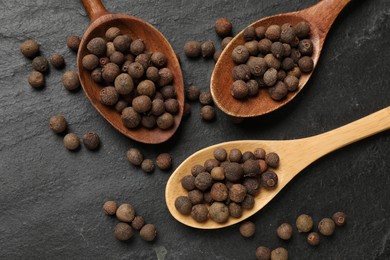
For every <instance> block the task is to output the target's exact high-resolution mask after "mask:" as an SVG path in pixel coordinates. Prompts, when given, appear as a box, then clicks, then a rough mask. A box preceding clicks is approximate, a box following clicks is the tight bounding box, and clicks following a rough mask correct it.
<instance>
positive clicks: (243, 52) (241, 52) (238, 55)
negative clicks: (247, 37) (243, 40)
mask: <svg viewBox="0 0 390 260" xmlns="http://www.w3.org/2000/svg"><path fill="white" fill-rule="evenodd" d="M232 59H233V61H234V62H235V63H236V64H242V63H245V62H246V61H247V60H248V59H249V51H248V49H247V48H246V47H245V46H244V45H238V46H237V47H236V48H234V49H233V52H232Z"/></svg>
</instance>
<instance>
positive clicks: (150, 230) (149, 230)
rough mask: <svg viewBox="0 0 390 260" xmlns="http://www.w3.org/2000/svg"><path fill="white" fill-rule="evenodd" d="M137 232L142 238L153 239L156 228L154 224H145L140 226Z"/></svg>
mask: <svg viewBox="0 0 390 260" xmlns="http://www.w3.org/2000/svg"><path fill="white" fill-rule="evenodd" d="M139 234H140V236H141V238H142V239H143V240H145V241H153V240H154V239H155V238H156V235H157V230H156V227H155V225H153V224H146V225H144V226H143V227H142V228H141V230H140V232H139Z"/></svg>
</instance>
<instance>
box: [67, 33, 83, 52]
mask: <svg viewBox="0 0 390 260" xmlns="http://www.w3.org/2000/svg"><path fill="white" fill-rule="evenodd" d="M80 43H81V39H80V37H78V36H76V35H70V36H68V38H67V39H66V45H67V46H68V48H69V49H71V50H72V51H74V52H77V51H78V50H79V46H80Z"/></svg>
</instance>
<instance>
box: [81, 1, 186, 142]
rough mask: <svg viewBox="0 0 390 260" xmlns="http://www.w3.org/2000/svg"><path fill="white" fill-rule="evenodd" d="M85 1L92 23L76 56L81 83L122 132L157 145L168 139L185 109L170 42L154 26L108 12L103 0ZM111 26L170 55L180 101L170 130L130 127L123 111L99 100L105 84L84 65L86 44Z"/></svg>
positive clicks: (179, 70)
mask: <svg viewBox="0 0 390 260" xmlns="http://www.w3.org/2000/svg"><path fill="white" fill-rule="evenodd" d="M83 4H84V6H85V8H86V10H87V12H88V14H89V15H90V18H91V24H90V26H89V27H88V29H87V30H86V32H85V33H84V36H83V38H82V40H81V44H80V48H79V52H78V55H77V67H78V71H79V77H80V82H81V85H82V87H83V89H84V91H85V93H86V95H87V97H88V99H89V100H90V101H91V104H92V105H93V106H94V107H95V109H96V110H97V111H98V112H99V113H100V114H101V115H102V116H103V117H104V118H105V119H106V120H107V121H108V122H109V123H110V124H111V125H112V126H113V127H115V128H116V129H117V130H118V131H119V132H121V133H122V134H124V135H126V136H127V137H129V138H131V139H133V140H135V141H138V142H141V143H147V144H158V143H162V142H165V141H167V140H168V139H169V138H171V137H172V136H173V134H174V133H175V132H176V130H177V128H178V127H179V125H180V122H181V119H182V115H183V108H184V82H183V76H182V71H181V68H180V64H179V61H178V59H177V57H176V54H175V52H174V51H173V49H172V47H171V45H170V44H169V42H168V41H167V40H166V39H165V37H164V36H163V35H162V34H161V33H160V32H159V31H158V30H157V29H156V28H155V27H153V26H152V25H150V24H149V23H147V22H145V21H144V20H141V19H139V18H137V17H134V16H128V15H121V14H110V13H108V12H107V11H106V9H105V8H104V6H103V5H102V3H101V2H100V0H83ZM112 26H115V27H118V28H119V29H120V30H121V32H122V33H123V34H127V35H129V36H130V37H131V39H133V40H134V39H143V40H144V42H145V45H146V49H147V50H148V51H151V52H155V51H159V52H162V53H164V54H165V55H166V56H167V60H168V63H167V66H166V67H167V68H169V69H170V70H171V71H172V74H173V75H174V80H173V86H174V87H175V90H176V94H177V101H178V102H179V108H180V109H179V112H178V113H177V114H176V115H175V116H174V120H175V122H174V126H173V127H171V128H170V129H168V130H161V129H159V128H157V127H156V128H154V129H151V130H149V129H146V128H143V127H138V128H136V129H128V128H127V127H126V126H125V125H124V124H123V123H122V119H121V114H120V113H118V112H117V111H116V110H115V109H114V108H113V107H109V106H105V105H103V104H101V103H100V101H99V92H100V90H101V88H102V86H100V85H98V84H96V83H95V82H94V81H93V80H92V78H91V74H90V72H89V71H87V70H85V69H84V68H83V66H82V62H81V61H82V58H83V57H84V56H85V55H86V54H88V50H87V47H86V46H87V44H88V42H89V41H90V40H91V39H93V38H94V37H98V36H99V37H101V36H104V34H105V32H106V30H107V29H108V28H110V27H112Z"/></svg>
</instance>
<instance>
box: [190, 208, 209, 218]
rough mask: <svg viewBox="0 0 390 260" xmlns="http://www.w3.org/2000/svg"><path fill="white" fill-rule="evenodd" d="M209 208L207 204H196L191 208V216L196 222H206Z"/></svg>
mask: <svg viewBox="0 0 390 260" xmlns="http://www.w3.org/2000/svg"><path fill="white" fill-rule="evenodd" d="M208 214H209V210H208V208H207V206H206V205H205V204H197V205H194V206H193V207H192V209H191V217H192V218H193V219H194V220H195V221H196V222H200V223H201V222H205V221H206V220H207V219H208Z"/></svg>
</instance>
